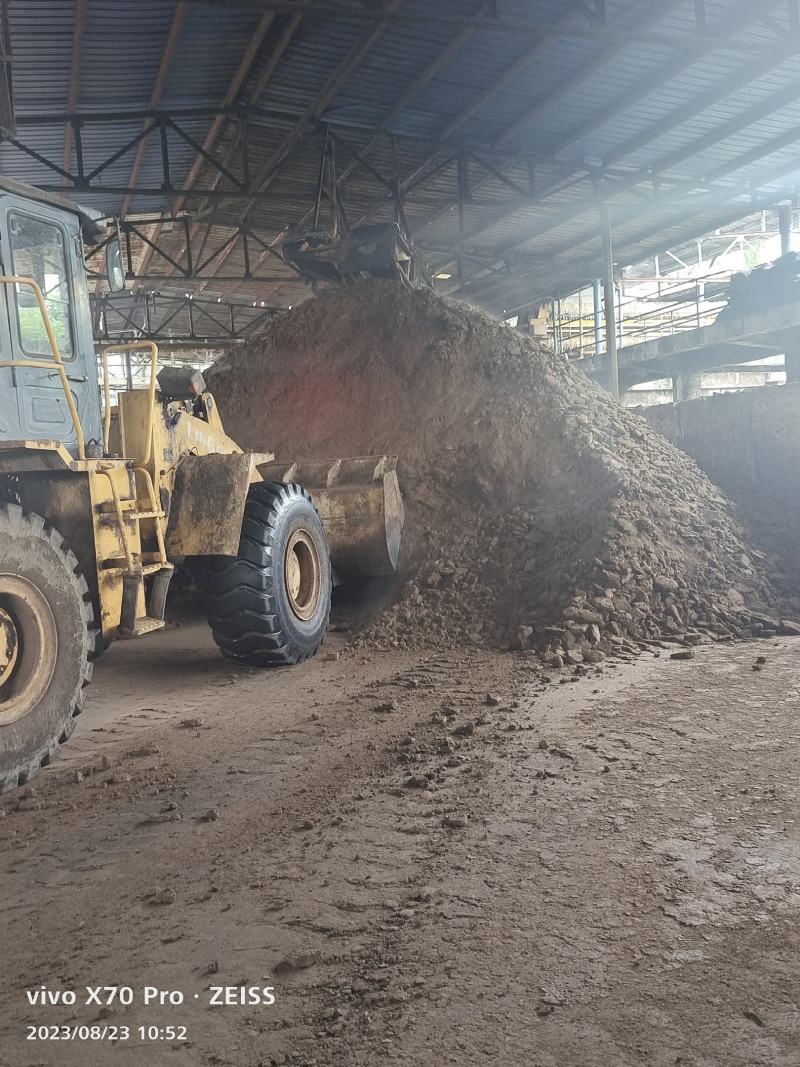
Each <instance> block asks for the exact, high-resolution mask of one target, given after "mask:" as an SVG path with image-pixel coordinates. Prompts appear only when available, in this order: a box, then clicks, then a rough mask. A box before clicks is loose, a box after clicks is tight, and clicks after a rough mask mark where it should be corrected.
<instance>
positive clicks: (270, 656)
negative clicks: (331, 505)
mask: <svg viewBox="0 0 800 1067" xmlns="http://www.w3.org/2000/svg"><path fill="white" fill-rule="evenodd" d="M199 562H200V568H199V584H200V587H201V589H202V590H203V593H204V596H205V605H206V612H207V614H208V622H209V625H210V627H211V632H212V634H213V636H214V640H215V641H216V643H217V645H218V646H219V649H220V651H221V652H222V654H223V655H224V656H226V657H227V658H228V659H230V660H232V661H233V662H234V663H238V664H241V665H242V666H248V667H285V666H290V665H292V664H295V663H301V662H302V661H303V660H305V659H308V658H309V657H310V656H313V655H314V654H315V653H316V652H317V650H318V649H319V647H320V645H321V644H322V641H323V638H324V636H325V631H326V629H327V626H328V618H329V616H330V605H331V584H332V583H331V565H330V552H329V549H328V542H327V539H326V537H325V531H324V529H323V527H322V522H321V520H320V517H319V515H318V513H317V509H316V508H315V507H314V504H313V502H312V500H311V497H310V496H309V495H308V493H307V492H306V491H305V489H303V488H302V487H301V486H299V485H281V484H279V483H277V482H264V483H261V484H259V485H253V486H251V487H250V491H249V493H248V496H247V503H246V505H245V511H244V521H243V523H242V535H241V540H240V542H239V551H238V554H237V555H236V556H211V557H206V558H205V559H203V560H201V561H199Z"/></svg>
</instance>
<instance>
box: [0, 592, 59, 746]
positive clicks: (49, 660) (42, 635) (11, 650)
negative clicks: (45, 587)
mask: <svg viewBox="0 0 800 1067" xmlns="http://www.w3.org/2000/svg"><path fill="white" fill-rule="evenodd" d="M57 656H58V631H57V630H56V623H55V619H54V618H53V612H52V610H51V608H50V605H49V604H48V603H47V600H46V599H45V597H44V596H43V594H42V593H41V592H40V591H39V590H38V589H37V588H36V586H35V585H33V584H32V583H31V582H29V581H28V580H27V579H26V578H21V577H20V576H19V575H16V574H0V726H7V725H8V724H9V723H12V722H16V721H17V720H18V719H21V718H23V717H24V716H25V715H28V714H29V713H30V712H31V711H33V710H34V708H35V707H37V705H38V704H39V702H40V701H41V699H42V697H43V696H44V694H45V693H46V692H47V689H48V687H49V685H50V682H51V681H52V680H53V674H54V673H55V667H56V659H57Z"/></svg>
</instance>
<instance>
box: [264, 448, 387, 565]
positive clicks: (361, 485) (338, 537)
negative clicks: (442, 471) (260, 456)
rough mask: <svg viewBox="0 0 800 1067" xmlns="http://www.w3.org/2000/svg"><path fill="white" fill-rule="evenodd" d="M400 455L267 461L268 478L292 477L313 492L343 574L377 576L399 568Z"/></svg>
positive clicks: (288, 479)
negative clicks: (398, 458)
mask: <svg viewBox="0 0 800 1067" xmlns="http://www.w3.org/2000/svg"><path fill="white" fill-rule="evenodd" d="M396 467H397V457H396V456H359V457H357V458H354V459H336V460H326V461H324V462H319V463H317V462H305V461H303V462H299V463H263V464H259V465H258V472H259V474H260V475H261V477H262V478H263V479H264V481H266V482H284V483H289V482H294V483H296V484H298V485H302V486H303V488H304V489H307V490H308V492H309V493H311V496H312V497H313V498H314V503H315V504H316V506H317V510H318V511H319V514H320V518H321V519H322V525H323V526H324V527H325V533H326V535H327V537H328V544H329V545H330V550H331V562H332V564H333V568H334V570H335V571H336V574H337V575H338V576H339V577H340V578H342V579H347V578H351V579H352V578H377V577H381V576H384V575H392V574H394V573H395V572H396V571H397V561H398V557H399V555H400V541H401V535H402V532H403V522H404V519H405V512H404V509H403V499H402V497H401V496H400V486H399V483H398V481H397V470H396Z"/></svg>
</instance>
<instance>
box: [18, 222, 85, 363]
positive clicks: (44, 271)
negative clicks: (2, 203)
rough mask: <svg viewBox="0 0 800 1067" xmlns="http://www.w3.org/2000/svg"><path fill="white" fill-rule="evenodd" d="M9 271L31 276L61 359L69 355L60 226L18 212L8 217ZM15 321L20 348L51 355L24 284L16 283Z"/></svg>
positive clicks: (66, 274)
mask: <svg viewBox="0 0 800 1067" xmlns="http://www.w3.org/2000/svg"><path fill="white" fill-rule="evenodd" d="M8 228H9V236H10V243H11V261H12V266H13V273H14V274H16V275H18V276H19V277H23V278H33V280H34V281H35V282H37V283H38V285H39V288H40V289H41V290H42V293H43V294H44V302H45V306H46V308H47V314H48V316H49V318H50V322H51V323H52V326H53V333H54V334H55V335H56V342H57V344H58V348H59V351H60V352H61V355H62V357H63V358H64V359H69V358H70V357H71V356H72V321H71V310H70V299H69V271H68V268H67V249H66V235H65V233H64V231H63V230H62V229H61V227H60V226H56V225H55V224H54V223H51V222H45V221H43V220H42V219H36V218H32V217H31V216H30V215H23V214H21V213H18V212H11V213H10V214H9V217H8ZM16 289H17V294H16V295H17V321H18V323H19V337H20V342H21V345H22V350H23V352H25V353H26V354H27V355H30V356H52V352H51V349H50V343H49V341H48V340H47V332H46V331H45V328H44V321H43V319H42V315H41V312H40V311H39V305H38V303H37V302H36V297H35V295H34V292H33V290H32V289H31V287H30V286H28V285H17V286H16Z"/></svg>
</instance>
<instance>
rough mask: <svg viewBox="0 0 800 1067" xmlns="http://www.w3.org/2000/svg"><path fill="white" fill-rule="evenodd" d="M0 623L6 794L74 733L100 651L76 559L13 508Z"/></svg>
mask: <svg viewBox="0 0 800 1067" xmlns="http://www.w3.org/2000/svg"><path fill="white" fill-rule="evenodd" d="M0 621H2V623H3V625H4V628H5V642H4V643H3V646H2V647H0V654H1V655H0V793H2V792H6V791H7V790H9V789H14V788H16V787H17V786H20V785H24V784H25V783H26V782H29V781H30V780H31V779H32V778H33V777H34V776H35V775H36V774H38V772H39V770H40V769H41V768H42V767H46V766H47V765H48V764H49V763H50V762H51V761H52V760H53V759H54V757H55V755H56V753H57V752H58V749H59V747H60V746H61V745H62V744H64V742H65V741H67V740H68V738H69V737H70V735H71V734H72V731H73V729H74V726H75V717H76V716H77V715H79V714H80V713H81V711H82V710H83V705H84V696H85V693H84V690H85V688H86V686H87V685H88V684H89V682H90V681H91V678H92V663H91V662H90V655H91V653H92V651H93V650H94V645H95V633H94V619H93V610H92V605H91V597H90V594H89V589H88V587H87V585H86V581H85V579H84V578H83V576H82V575H81V573H80V569H79V567H78V561H77V559H76V558H75V556H74V555H73V554H72V552H70V550H69V548H68V547H67V546H66V544H65V543H64V541H63V539H62V537H61V536H60V535H59V534H58V533H57V531H55V530H54V529H52V527H50V526H48V525H46V523H45V521H44V519H42V518H41V516H39V515H35V514H31V513H26V512H23V510H22V508H21V507H19V506H17V505H15V504H4V505H0ZM12 650H13V654H12Z"/></svg>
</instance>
